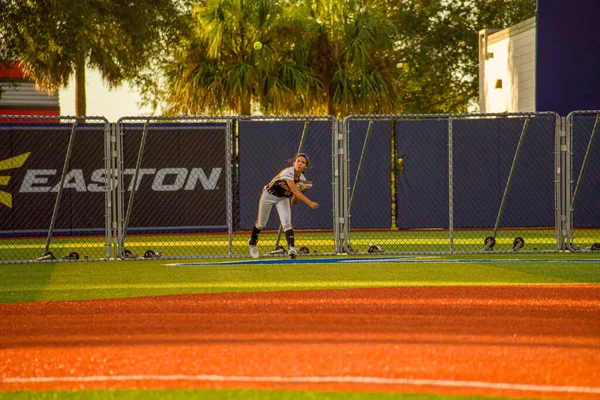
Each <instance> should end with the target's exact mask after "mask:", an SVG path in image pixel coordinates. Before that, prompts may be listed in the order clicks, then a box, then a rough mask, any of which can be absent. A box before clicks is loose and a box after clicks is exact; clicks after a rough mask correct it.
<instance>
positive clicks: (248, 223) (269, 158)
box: [234, 116, 337, 255]
mask: <svg viewBox="0 0 600 400" xmlns="http://www.w3.org/2000/svg"><path fill="white" fill-rule="evenodd" d="M336 124H337V121H336V120H335V119H334V118H333V117H329V116H290V117H279V116H269V117H240V118H238V130H237V134H238V143H239V148H238V157H239V171H238V173H239V175H238V180H237V181H238V186H237V188H236V190H234V193H239V226H237V227H236V228H237V230H238V231H239V233H240V234H241V235H242V236H241V237H245V238H246V240H248V238H249V233H248V232H247V231H249V230H251V229H252V226H253V225H254V223H255V222H256V217H257V212H258V201H259V198H260V196H261V193H262V190H263V187H264V186H265V185H266V184H268V183H269V182H270V181H271V179H272V178H273V177H274V176H275V175H276V174H277V173H278V172H279V171H281V170H283V169H284V168H286V167H288V166H290V164H289V160H290V159H293V158H294V156H295V155H296V154H297V153H298V152H299V150H300V152H303V153H306V154H308V156H309V158H310V167H309V168H308V169H307V170H306V172H305V176H306V178H307V180H310V181H312V182H313V184H314V186H313V187H312V188H311V189H309V190H308V191H307V192H306V195H307V197H309V198H310V199H311V200H313V201H316V202H317V203H319V208H318V209H317V210H311V209H310V208H309V207H308V206H307V205H306V204H304V203H302V202H299V203H298V204H297V205H296V206H294V208H293V209H292V216H293V218H292V222H293V226H294V230H295V231H306V233H302V232H300V233H298V234H296V237H297V239H296V247H303V246H305V247H307V248H308V249H309V250H310V251H311V253H313V252H314V250H317V251H318V252H319V253H320V254H322V253H331V252H333V249H334V227H333V179H334V178H333V175H334V174H333V166H332V165H333V163H332V159H333V148H332V146H333V144H332V143H333V140H334V133H335V132H336ZM234 197H235V198H238V197H237V196H236V195H234ZM279 226H280V223H279V216H278V215H277V211H276V209H275V208H273V210H272V212H271V215H270V218H269V222H268V225H267V227H266V228H265V230H264V232H263V233H261V237H260V242H259V248H260V251H261V253H268V252H269V251H271V250H274V249H275V247H276V246H278V245H280V246H282V247H285V248H287V244H286V241H285V237H284V236H282V235H281V233H280V232H279ZM244 253H245V255H247V250H246V251H245V252H244Z"/></svg>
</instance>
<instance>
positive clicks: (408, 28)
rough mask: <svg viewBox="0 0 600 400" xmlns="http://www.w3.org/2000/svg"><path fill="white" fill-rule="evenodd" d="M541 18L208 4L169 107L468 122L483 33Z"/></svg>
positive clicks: (487, 2) (171, 84)
mask: <svg viewBox="0 0 600 400" xmlns="http://www.w3.org/2000/svg"><path fill="white" fill-rule="evenodd" d="M534 14H535V1H534V0H513V1H509V2H507V1H504V0H460V1H445V0H405V1H402V2H390V1H386V0H302V1H296V2H284V1H280V0H279V1H278V0H262V1H259V2H250V1H241V0H237V1H236V0H207V1H204V2H201V3H198V4H196V6H195V7H194V12H193V26H194V29H193V31H192V32H191V33H190V35H189V37H188V38H187V40H186V41H185V42H182V43H180V44H179V45H178V46H177V50H176V51H175V52H174V56H173V58H172V61H171V62H170V63H167V64H165V65H164V66H163V71H164V73H165V75H166V76H167V81H166V85H165V87H166V88H167V89H166V93H167V96H165V98H166V103H167V104H168V106H169V107H170V110H171V113H206V112H208V113H210V112H218V113H223V112H232V113H238V114H249V113H251V112H252V111H261V112H263V113H281V114H286V113H298V112H300V113H307V114H309V113H310V114H321V113H326V114H331V115H334V116H336V117H343V116H345V115H348V114H351V113H399V112H403V113H435V112H466V111H467V110H468V107H469V106H470V105H472V104H473V103H475V101H476V99H477V90H478V80H477V73H478V32H479V31H480V30H481V29H484V28H505V27H508V26H510V25H513V24H515V23H518V22H520V21H523V20H525V19H527V18H529V17H531V16H533V15H534ZM256 40H260V41H261V42H262V43H263V45H264V47H263V49H262V50H260V51H256V50H254V49H253V48H252V47H251V44H252V43H253V42H254V41H256ZM253 107H254V109H253Z"/></svg>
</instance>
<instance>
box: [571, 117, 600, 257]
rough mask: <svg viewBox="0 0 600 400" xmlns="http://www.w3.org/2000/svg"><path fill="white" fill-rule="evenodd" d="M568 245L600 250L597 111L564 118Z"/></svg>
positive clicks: (599, 173)
mask: <svg viewBox="0 0 600 400" xmlns="http://www.w3.org/2000/svg"><path fill="white" fill-rule="evenodd" d="M567 129H568V133H569V135H568V136H567V137H568V138H570V140H568V141H567V145H568V151H567V152H566V155H567V162H566V165H567V168H568V170H567V171H568V174H567V176H568V177H570V179H569V182H568V184H567V189H568V190H567V193H568V196H567V199H568V201H569V203H568V204H569V206H568V208H567V210H568V213H567V217H568V223H567V229H568V231H567V237H568V248H569V250H572V251H600V139H599V138H598V136H599V135H600V133H598V130H600V111H576V112H572V113H571V114H569V116H568V117H567Z"/></svg>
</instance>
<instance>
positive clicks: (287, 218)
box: [248, 153, 319, 259]
mask: <svg viewBox="0 0 600 400" xmlns="http://www.w3.org/2000/svg"><path fill="white" fill-rule="evenodd" d="M309 165H310V161H309V160H308V156H307V155H306V154H304V153H300V154H297V155H296V157H294V159H293V163H292V166H291V167H288V168H286V169H284V170H282V171H281V172H280V173H278V174H277V175H275V177H274V178H273V179H272V180H271V182H269V184H268V185H266V186H265V187H264V189H263V191H262V194H261V196H260V200H259V202H258V217H257V219H256V222H255V223H254V226H253V227H252V235H251V236H250V239H249V240H248V246H249V247H250V255H251V256H252V257H253V258H259V257H260V252H259V251H258V248H257V247H256V244H257V243H258V234H259V233H260V231H261V230H262V229H264V227H265V226H267V221H268V220H269V215H270V214H271V209H272V208H273V206H275V207H276V208H277V213H278V214H279V219H280V220H281V226H282V227H283V231H284V232H285V239H286V241H287V244H288V248H289V250H288V256H289V257H290V258H292V259H293V258H296V256H297V255H298V250H297V249H296V247H295V245H294V229H293V228H292V208H291V206H293V205H294V204H296V203H297V202H298V200H300V201H303V202H304V203H306V204H307V205H308V206H309V207H310V208H312V209H313V210H316V209H317V208H319V203H316V202H314V201H312V200H310V199H309V198H308V197H306V196H305V195H304V193H303V192H304V191H306V189H308V188H309V187H310V186H312V184H311V183H310V182H307V181H306V177H305V176H304V174H303V172H304V170H305V169H306V168H308V166H309Z"/></svg>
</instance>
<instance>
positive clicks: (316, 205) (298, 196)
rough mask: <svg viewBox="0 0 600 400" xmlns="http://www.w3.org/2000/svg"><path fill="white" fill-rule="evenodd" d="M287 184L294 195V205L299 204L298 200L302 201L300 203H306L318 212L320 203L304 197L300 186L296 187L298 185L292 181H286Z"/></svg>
mask: <svg viewBox="0 0 600 400" xmlns="http://www.w3.org/2000/svg"><path fill="white" fill-rule="evenodd" d="M286 182H287V184H288V186H289V187H290V189H291V191H292V193H293V194H294V195H293V196H292V205H294V204H296V203H297V202H298V200H300V201H302V202H304V203H306V205H307V206H309V207H310V208H312V209H313V210H316V209H317V208H319V203H317V202H314V201H312V200H311V199H309V198H308V197H306V196H305V195H304V193H302V192H301V191H300V190H299V189H298V186H296V183H295V182H294V181H293V180H292V179H286Z"/></svg>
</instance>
